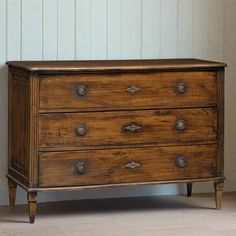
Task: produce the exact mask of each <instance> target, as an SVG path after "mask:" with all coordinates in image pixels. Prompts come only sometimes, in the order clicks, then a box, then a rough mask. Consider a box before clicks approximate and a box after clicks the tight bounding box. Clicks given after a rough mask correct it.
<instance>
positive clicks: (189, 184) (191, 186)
mask: <svg viewBox="0 0 236 236" xmlns="http://www.w3.org/2000/svg"><path fill="white" fill-rule="evenodd" d="M192 190H193V183H187V196H188V197H191V196H192Z"/></svg>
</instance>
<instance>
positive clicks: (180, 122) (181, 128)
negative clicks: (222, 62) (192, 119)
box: [175, 119, 187, 131]
mask: <svg viewBox="0 0 236 236" xmlns="http://www.w3.org/2000/svg"><path fill="white" fill-rule="evenodd" d="M175 127H176V129H178V130H179V131H184V130H185V129H186V128H187V122H186V120H184V119H178V120H177V121H176V123H175Z"/></svg>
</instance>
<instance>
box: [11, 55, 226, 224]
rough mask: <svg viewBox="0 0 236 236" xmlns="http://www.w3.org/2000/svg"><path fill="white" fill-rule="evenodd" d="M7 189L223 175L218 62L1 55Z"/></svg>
mask: <svg viewBox="0 0 236 236" xmlns="http://www.w3.org/2000/svg"><path fill="white" fill-rule="evenodd" d="M7 64H8V65H9V168H8V174H7V177H8V180H9V196H10V205H14V203H15V195H16V187H17V185H19V186H21V187H23V188H24V189H25V190H26V191H27V192H28V202H29V219H30V222H31V223H33V222H34V218H35V213H36V202H37V192H39V191H60V190H76V189H85V188H99V187H104V186H122V185H126V186H127V185H141V184H159V183H182V182H183V183H187V194H188V196H191V192H192V183H193V182H200V181H213V182H214V184H215V192H216V207H217V209H220V207H221V198H222V191H223V182H224V171H223V169H224V168H223V153H224V151H223V145H224V144H223V143H224V68H225V64H223V63H216V62H209V61H202V60H194V59H178V60H136V61H135V60H133V61H77V62H76V61H71V62H69V61H67V62H65V61H64V62H59V61H58V62H55V61H54V62H52V61H51V62H43V61H41V62H39V61H38V62H33V61H28V62H26V61H25V62H20V61H19V62H8V63H7Z"/></svg>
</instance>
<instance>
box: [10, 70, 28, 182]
mask: <svg viewBox="0 0 236 236" xmlns="http://www.w3.org/2000/svg"><path fill="white" fill-rule="evenodd" d="M28 133H29V129H28V75H27V73H25V72H22V71H20V70H14V69H10V70H9V144H8V145H9V164H8V166H9V168H8V173H9V174H10V175H11V176H13V177H14V178H16V179H17V180H18V181H19V182H21V183H22V184H24V185H28V183H29V153H28V148H27V147H28Z"/></svg>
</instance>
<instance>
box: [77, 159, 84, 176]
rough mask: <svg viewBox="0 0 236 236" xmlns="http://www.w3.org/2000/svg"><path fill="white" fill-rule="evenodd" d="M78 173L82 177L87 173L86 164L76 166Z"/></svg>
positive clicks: (79, 163)
mask: <svg viewBox="0 0 236 236" xmlns="http://www.w3.org/2000/svg"><path fill="white" fill-rule="evenodd" d="M75 168H76V171H77V172H78V174H80V175H82V174H84V173H85V172H86V164H85V163H84V162H82V161H81V162H78V163H77V164H76V166H75Z"/></svg>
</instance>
